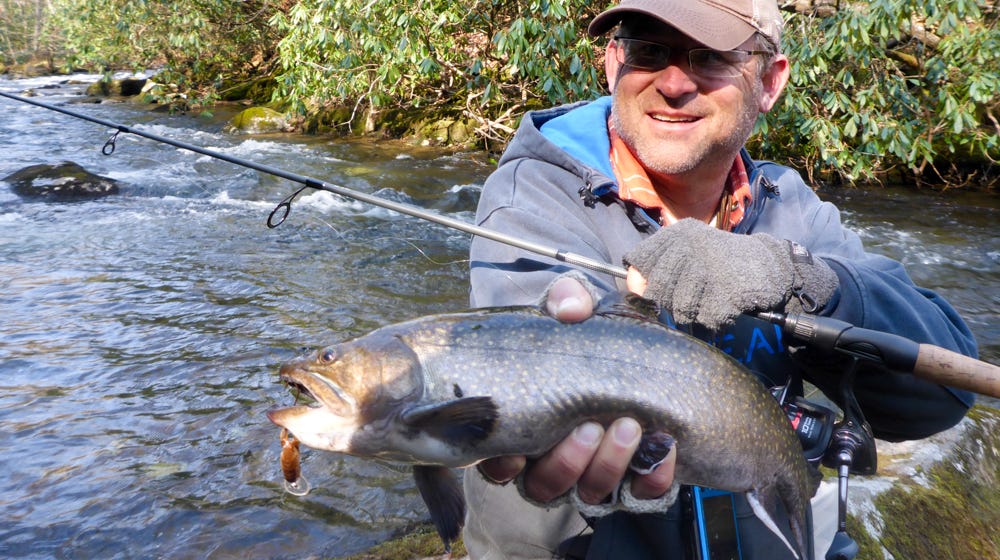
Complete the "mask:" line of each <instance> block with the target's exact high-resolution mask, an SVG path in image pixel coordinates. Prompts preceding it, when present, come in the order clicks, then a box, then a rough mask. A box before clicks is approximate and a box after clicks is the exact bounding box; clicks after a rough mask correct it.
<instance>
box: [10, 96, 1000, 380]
mask: <svg viewBox="0 0 1000 560" xmlns="http://www.w3.org/2000/svg"><path fill="white" fill-rule="evenodd" d="M0 97H6V98H8V99H13V100H14V101H20V102H22V103H27V104H29V105H35V106H36V107H41V108H43V109H48V110H50V111H55V112H57V113H63V114H64V115H69V116H71V117H74V118H78V119H82V120H85V121H90V122H93V123H97V124H100V125H103V126H106V127H108V128H112V129H115V130H116V132H115V133H114V135H112V136H111V138H109V139H108V141H107V142H105V143H104V147H102V148H101V153H103V154H105V155H111V154H112V153H114V150H115V142H116V140H117V139H118V135H119V134H120V133H123V132H124V133H126V134H135V135H136V136H141V137H143V138H147V139H149V140H153V141H155V142H161V143H163V144H167V145H169V146H174V147H176V148H181V149H184V150H188V151H191V152H195V153H198V154H202V155H206V156H208V157H211V158H215V159H218V160H222V161H226V162H229V163H232V164H234V165H238V166H240V167H246V168H249V169H253V170H256V171H260V172H262V173H267V174H269V175H274V176H275V177H280V178H282V179H287V180H289V181H293V182H295V183H300V184H302V185H303V186H302V187H301V188H299V189H298V190H296V191H295V192H293V193H292V194H290V195H289V196H287V197H285V198H284V199H283V200H282V201H281V202H279V203H278V205H277V206H275V207H274V209H273V210H272V211H271V213H270V214H269V215H268V217H267V227H269V228H275V227H278V226H279V225H281V224H282V223H283V222H284V221H285V219H286V218H288V215H289V213H290V212H291V210H292V202H294V201H295V198H296V197H298V196H299V195H300V194H302V192H303V191H305V190H306V189H316V190H321V191H327V192H331V193H333V194H336V195H339V196H343V197H345V198H350V199H354V200H357V201H360V202H365V203H368V204H371V205H374V206H379V207H381V208H385V209H387V210H392V211H394V212H398V213H400V214H405V215H407V216H413V217H415V218H420V219H422V220H426V221H429V222H433V223H436V224H439V225H442V226H445V227H449V228H452V229H456V230H458V231H462V232H464V233H468V234H471V235H475V236H478V237H482V238H483V239H489V240H491V241H496V242H498V243H503V244H505V245H510V246H512V247H516V248H518V249H523V250H525V251H528V252H530V253H535V254H538V255H543V256H546V257H549V258H551V259H554V260H557V261H561V262H565V263H569V264H571V265H576V266H580V267H583V268H586V269H589V270H593V271H596V272H601V273H604V274H608V275H610V276H614V277H618V278H625V276H626V271H625V268H624V267H621V266H614V265H612V264H609V263H606V262H602V261H599V260H596V259H591V258H589V257H585V256H583V255H578V254H576V253H571V252H569V251H563V250H561V249H556V248H552V247H548V246H546V245H542V244H539V243H533V242H531V241H526V240H523V239H518V238H516V237H513V236H510V235H506V234H503V233H500V232H497V231H493V230H490V229H487V228H483V227H479V226H475V225H472V224H470V223H468V222H463V221H462V220H457V219H455V218H449V217H447V216H442V215H440V214H438V213H436V212H433V211H430V210H425V209H423V208H418V207H416V206H412V205H410V204H405V203H401V202H393V201H391V200H386V199H384V198H379V197H377V196H374V195H370V194H365V193H362V192H358V191H355V190H352V189H349V188H346V187H340V186H337V185H331V184H329V183H325V182H323V181H320V180H318V179H314V178H312V177H307V176H305V175H299V174H297V173H291V172H288V171H285V170H283V169H278V168H276V167H271V166H269V165H263V164H260V163H256V162H253V161H249V160H245V159H242V158H238V157H234V156H230V155H226V154H223V153H220V152H216V151H214V150H209V149H206V148H202V147H201V146H195V145H194V144H188V143H187V142H181V141H179V140H174V139H171V138H167V137H164V136H160V135H157V134H153V133H150V132H145V131H142V130H138V129H135V128H132V127H128V126H125V125H121V124H118V123H114V122H111V121H107V120H104V119H100V118H97V117H91V116H89V115H85V114H83V113H78V112H76V111H71V110H69V109H66V108H63V107H57V106H55V105H50V104H48V103H43V102H41V101H36V100H33V99H28V98H26V97H21V96H19V95H14V94H11V93H5V92H0ZM753 315H756V317H758V318H760V319H763V320H765V321H769V322H771V323H774V324H777V325H780V326H781V327H782V329H783V330H784V331H785V333H786V334H787V335H789V336H791V337H793V338H795V339H796V340H798V341H800V342H803V343H805V344H806V345H809V346H812V347H814V348H819V349H821V350H822V351H826V352H833V351H836V352H840V353H843V354H846V355H848V356H853V357H856V358H858V359H861V360H865V361H870V362H873V363H878V364H882V365H885V366H890V365H891V367H890V369H894V370H896V371H902V372H909V373H913V374H915V375H918V376H921V377H923V378H925V379H927V380H929V381H934V382H937V383H941V384H943V385H949V386H952V387H957V388H962V389H967V390H970V391H974V392H977V393H980V394H983V395H990V396H994V397H1000V366H996V365H993V364H989V363H986V362H983V361H980V360H976V359H975V358H970V357H968V356H963V355H961V354H959V353H957V352H953V351H950V350H946V349H944V348H940V347H937V346H933V345H930V344H917V343H916V342H914V341H912V340H909V339H907V338H904V337H901V336H898V335H894V334H890V333H884V332H880V331H872V330H869V329H863V328H859V327H855V326H854V325H851V324H848V323H845V322H843V321H840V320H837V319H833V318H830V317H820V316H816V315H808V314H796V313H791V314H787V315H786V314H784V313H775V312H758V313H754V314H753Z"/></svg>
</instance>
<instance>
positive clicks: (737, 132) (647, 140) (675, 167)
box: [611, 76, 763, 176]
mask: <svg viewBox="0 0 1000 560" xmlns="http://www.w3.org/2000/svg"><path fill="white" fill-rule="evenodd" d="M750 83H751V84H752V85H751V87H750V89H749V91H746V92H745V93H744V95H743V107H742V110H741V111H740V114H739V115H738V117H736V118H738V119H739V120H738V122H737V123H736V126H735V128H734V129H733V131H732V133H731V134H729V135H728V136H725V137H722V138H715V139H714V140H712V141H709V142H705V143H704V144H702V145H700V146H685V149H686V150H687V152H688V156H687V157H685V158H682V159H679V158H677V156H676V154H673V153H664V149H667V150H670V148H669V147H665V146H664V145H663V142H661V141H659V140H657V139H655V138H651V137H649V136H648V135H642V134H639V132H638V130H635V129H632V128H630V127H628V126H627V125H626V124H625V123H624V122H623V121H622V120H621V115H622V114H623V113H624V111H623V109H622V104H623V103H626V101H624V100H623V99H621V98H620V96H618V95H613V97H612V109H611V121H612V124H613V126H614V127H615V131H616V132H617V133H618V135H619V136H620V137H621V139H622V140H623V141H624V142H625V145H626V146H628V148H629V149H630V150H631V151H632V154H633V155H634V156H635V157H636V159H637V160H638V161H639V162H640V163H642V165H643V167H645V168H646V170H647V171H648V172H652V173H655V174H662V175H671V176H679V175H684V174H687V173H690V172H692V171H694V170H696V169H698V168H699V167H700V166H702V165H703V164H705V163H709V162H712V160H713V159H715V158H719V157H721V156H720V155H722V154H726V156H725V157H728V154H734V155H733V157H735V154H738V153H739V151H740V149H742V148H743V145H744V144H745V143H746V141H747V139H748V138H750V134H751V133H752V132H753V128H754V124H755V123H756V121H757V115H758V106H757V100H758V99H760V95H761V93H762V90H763V84H762V83H761V81H760V78H759V76H754V78H753V79H752V80H751V81H750ZM633 102H634V101H633ZM722 164H723V165H725V164H726V163H725V162H722Z"/></svg>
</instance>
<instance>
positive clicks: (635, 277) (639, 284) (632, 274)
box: [625, 266, 646, 296]
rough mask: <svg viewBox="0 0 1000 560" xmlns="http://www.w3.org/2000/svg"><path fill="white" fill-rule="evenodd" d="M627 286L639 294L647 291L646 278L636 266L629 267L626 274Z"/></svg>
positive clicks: (629, 289)
mask: <svg viewBox="0 0 1000 560" xmlns="http://www.w3.org/2000/svg"><path fill="white" fill-rule="evenodd" d="M625 287H626V288H628V291H630V292H632V293H633V294H635V295H637V296H641V295H642V294H644V293H646V279H645V278H643V277H642V274H640V273H639V271H638V270H636V268H635V267H634V266H630V267H628V272H626V274H625Z"/></svg>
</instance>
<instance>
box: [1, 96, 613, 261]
mask: <svg viewBox="0 0 1000 560" xmlns="http://www.w3.org/2000/svg"><path fill="white" fill-rule="evenodd" d="M0 96H3V97H7V98H10V99H13V100H15V101H20V102H22V103H28V104H31V105H36V106H38V107H42V108H44V109H48V110H50V111H56V112H58V113H63V114H65V115H69V116H71V117H75V118H78V119H82V120H85V121H90V122H93V123H97V124H100V125H103V126H106V127H108V128H113V129H115V130H116V131H117V132H115V134H114V135H113V136H112V137H111V138H109V139H108V141H107V142H106V143H105V144H104V147H103V148H101V153H103V154H104V155H106V156H110V155H111V154H112V153H114V151H115V141H116V139H117V138H118V134H119V133H123V132H124V133H126V134H135V135H136V136H141V137H143V138H147V139H149V140H154V141H156V142H161V143H163V144H167V145H170V146H174V147H175V148H181V149H184V150H188V151H192V152H195V153H198V154H202V155H206V156H209V157H212V158H216V159H220V160H222V161H226V162H229V163H232V164H235V165H239V166H241V167H247V168H250V169H254V170H256V171H260V172H262V173H267V174H268V175H274V176H275V177H281V178H282V179H288V180H289V181H293V182H295V183H300V184H301V185H303V186H302V188H300V189H299V190H297V191H295V192H294V193H292V194H291V195H289V196H288V197H287V198H285V199H284V200H282V201H281V202H280V203H278V205H277V206H276V207H275V208H274V210H272V211H271V213H270V214H269V215H268V217H267V227H269V228H276V227H278V226H279V225H281V224H282V223H283V222H284V221H285V219H286V218H287V217H288V214H289V213H290V212H291V210H292V202H293V201H294V200H295V198H296V197H297V196H298V195H299V194H301V193H302V192H303V191H304V190H306V189H316V190H321V191H327V192H331V193H333V194H336V195H340V196H343V197H346V198H351V199H354V200H358V201H361V202H365V203H368V204H371V205H374V206H379V207H381V208H385V209H387V210H392V211H394V212H399V213H400V214H406V215H408V216H413V217H414V218H420V219H421V220H426V221H429V222H434V223H436V224H440V225H442V226H445V227H449V228H452V229H456V230H459V231H462V232H465V233H469V234H472V235H475V236H478V237H482V238H484V239H489V240H492V241H497V242H499V243H503V244H506V245H511V246H514V247H517V248H518V249H524V250H525V251H529V252H532V253H536V254H539V255H544V256H547V257H549V258H553V259H556V260H558V261H561V262H566V263H569V264H573V265H577V266H581V267H584V268H587V269H590V270H594V271H596V272H602V273H604V274H608V275H611V276H616V277H618V278H625V274H626V271H625V269H624V268H623V267H620V266H614V265H612V264H608V263H604V262H601V261H598V260H594V259H591V258H589V257H585V256H583V255H579V254H576V253H572V252H569V251H562V250H560V249H556V248H553V247H548V246H545V245H542V244H540V243H534V242H531V241H527V240H524V239H518V238H516V237H513V236H511V235H507V234H504V233H500V232H498V231H493V230H490V229H486V228H483V227H479V226H476V225H473V224H470V223H468V222H464V221H462V220H457V219H455V218H449V217H448V216H442V215H441V214H438V213H436V212H432V211H429V210H425V209H423V208H419V207H416V206H413V205H410V204H405V203H402V202H393V201H391V200H386V199H384V198H380V197H377V196H373V195H370V194H366V193H363V192H360V191H356V190H353V189H349V188H347V187H341V186H339V185H332V184H330V183H326V182H324V181H320V180H319V179H314V178H312V177H307V176H305V175H299V174H298V173H291V172H289V171H285V170H284V169H279V168H277V167H272V166H269V165H263V164H260V163H256V162H253V161H249V160H245V159H242V158H238V157H234V156H230V155H227V154H224V153H221V152H217V151H215V150H210V149H207V148H203V147H201V146H196V145H194V144H189V143H187V142H182V141H179V140H174V139H172V138H167V137H164V136H160V135H158V134H153V133H151V132H146V131H143V130H140V129H137V128H134V127H129V126H125V125H122V124H118V123H114V122H111V121H107V120H104V119H100V118H96V117H92V116H90V115H85V114H83V113H79V112H77V111H72V110H69V109H66V108H63V107H58V106H55V105H51V104H49V103H43V102H41V101H36V100H34V99H29V98H26V97H21V96H19V95H14V94H11V93H4V92H0Z"/></svg>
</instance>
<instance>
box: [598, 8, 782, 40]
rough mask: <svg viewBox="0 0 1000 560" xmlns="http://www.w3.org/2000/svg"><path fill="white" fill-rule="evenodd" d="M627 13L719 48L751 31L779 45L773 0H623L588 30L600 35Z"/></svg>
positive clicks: (778, 17) (746, 36) (778, 15)
mask: <svg viewBox="0 0 1000 560" xmlns="http://www.w3.org/2000/svg"><path fill="white" fill-rule="evenodd" d="M628 14H640V15H645V16H649V17H652V18H656V19H658V20H660V21H663V22H664V23H666V24H668V25H670V26H672V27H676V28H677V29H678V30H679V31H680V32H681V33H684V34H685V35H687V36H688V37H691V38H692V39H694V40H695V41H698V42H699V43H702V44H703V45H705V46H707V47H710V48H713V49H716V50H720V51H728V50H731V49H735V48H737V47H739V46H740V45H742V44H743V43H744V41H746V40H747V39H749V38H750V37H751V36H752V35H753V34H754V33H760V34H761V35H763V36H764V37H767V38H768V40H770V41H771V43H772V44H774V46H775V47H778V48H780V47H781V27H782V24H783V21H782V19H781V12H779V10H778V3H777V2H776V0H622V1H621V3H619V4H618V5H617V6H615V7H613V8H609V9H607V10H605V11H604V12H602V13H601V14H600V15H598V16H597V17H595V18H594V21H592V22H590V27H589V28H588V29H587V31H588V32H589V33H590V36H591V37H599V36H601V35H603V34H605V33H607V32H608V31H610V30H611V28H613V27H614V26H616V25H618V23H619V22H621V20H622V18H624V17H625V16H627V15H628Z"/></svg>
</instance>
